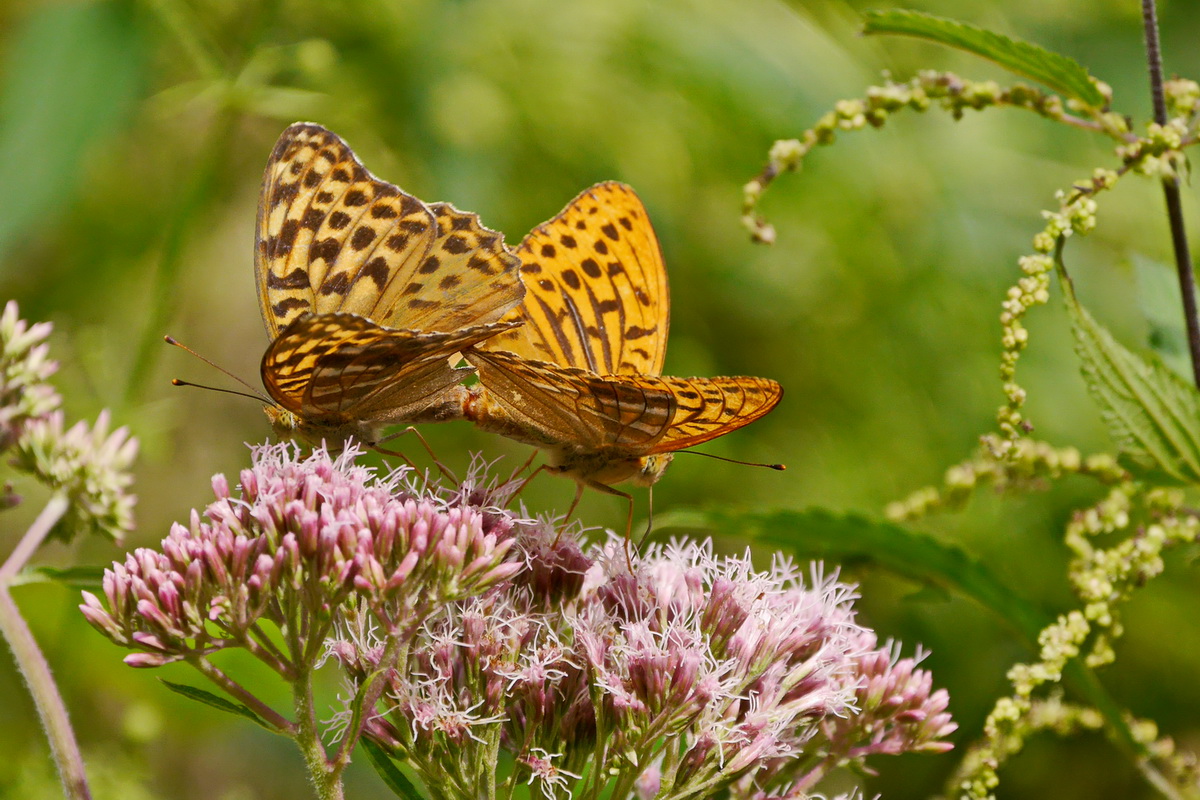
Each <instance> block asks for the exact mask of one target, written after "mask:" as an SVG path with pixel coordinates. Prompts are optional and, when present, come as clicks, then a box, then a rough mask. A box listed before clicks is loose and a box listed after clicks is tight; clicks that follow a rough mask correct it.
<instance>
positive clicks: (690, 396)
mask: <svg viewBox="0 0 1200 800" xmlns="http://www.w3.org/2000/svg"><path fill="white" fill-rule="evenodd" d="M676 394H677V395H678V396H680V397H682V398H683V399H684V400H699V399H700V395H698V394H696V393H695V392H693V391H691V390H690V389H689V390H680V391H678V392H676Z"/></svg>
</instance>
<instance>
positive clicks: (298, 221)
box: [254, 123, 525, 444]
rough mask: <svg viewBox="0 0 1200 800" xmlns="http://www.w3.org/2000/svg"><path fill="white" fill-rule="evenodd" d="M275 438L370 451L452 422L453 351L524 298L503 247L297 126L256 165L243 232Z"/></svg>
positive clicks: (330, 139) (463, 217)
mask: <svg viewBox="0 0 1200 800" xmlns="http://www.w3.org/2000/svg"><path fill="white" fill-rule="evenodd" d="M255 239H256V245H257V247H256V254H255V269H254V273H255V279H256V281H257V284H258V292H259V304H260V307H261V311H262V317H263V322H264V323H265V324H266V327H267V333H268V334H269V335H270V336H271V337H272V341H271V344H270V346H269V347H268V348H267V352H266V353H265V354H264V355H263V359H262V367H261V369H262V379H263V385H264V386H266V388H267V392H268V393H269V394H270V396H271V398H273V400H274V401H275V403H276V405H273V406H267V407H266V411H267V416H268V417H269V418H270V420H271V423H272V426H273V427H274V428H275V430H276V432H277V433H279V434H281V435H285V436H298V437H300V438H303V439H306V440H308V441H311V442H314V443H315V442H319V441H320V440H322V439H329V440H330V441H331V444H332V443H335V442H344V441H345V439H347V438H348V437H350V436H353V437H355V438H356V439H359V440H361V441H363V442H365V443H367V444H374V443H376V442H378V441H379V437H380V433H381V431H382V429H383V427H385V426H387V425H391V424H396V423H401V422H408V423H412V422H423V421H433V420H441V419H447V418H451V417H456V416H459V415H461V410H462V408H461V396H460V395H459V394H456V387H458V386H459V384H460V383H461V381H462V379H463V378H464V377H465V376H466V375H469V374H471V373H472V372H473V370H472V369H471V368H470V367H463V368H455V367H454V366H453V364H452V361H453V360H457V359H452V357H454V356H455V354H457V353H459V352H460V351H462V350H463V349H464V348H466V347H468V346H470V345H472V344H477V343H479V342H481V341H483V340H485V339H487V338H488V337H490V336H494V335H496V334H497V333H499V332H501V331H504V330H507V329H510V328H512V327H513V326H515V325H517V324H519V323H517V322H502V321H500V318H501V317H502V316H504V314H505V313H506V312H508V311H509V310H510V309H513V308H514V307H516V306H517V305H518V304H519V303H520V302H521V298H522V297H523V296H524V293H525V290H524V287H523V286H522V284H521V281H520V278H519V276H518V274H517V268H518V266H519V264H520V262H519V260H518V259H517V258H516V256H514V255H513V253H512V251H510V250H509V249H508V247H506V246H505V244H504V239H503V236H502V235H501V234H499V233H497V232H495V231H492V230H489V229H488V228H485V227H483V225H481V224H480V222H479V218H478V217H477V216H476V215H475V214H471V213H467V212H463V211H459V210H458V209H456V208H454V207H453V206H451V205H449V204H447V203H430V204H426V203H423V202H421V201H420V200H418V199H417V198H415V197H413V196H412V195H409V194H406V193H405V192H403V191H402V190H401V189H399V188H398V187H396V186H393V185H392V184H390V183H387V182H385V181H381V180H379V179H378V178H376V177H375V176H373V175H371V173H369V172H368V171H367V170H366V168H365V167H363V165H362V164H361V163H360V162H359V160H358V159H357V158H356V157H355V155H354V153H353V152H352V151H351V150H350V148H349V146H348V145H347V144H346V143H345V142H344V141H342V139H341V138H340V137H338V136H337V135H336V134H334V133H332V132H331V131H328V130H326V129H325V128H322V127H321V126H319V125H314V124H311V123H296V124H294V125H292V126H290V127H289V128H288V129H287V130H285V131H284V132H283V135H282V136H280V137H279V141H278V142H277V143H276V144H275V148H274V150H273V151H272V152H271V157H270V160H269V161H268V162H267V169H266V173H265V175H264V177H263V187H262V194H261V196H260V198H259V207H258V225H257V230H256V232H255Z"/></svg>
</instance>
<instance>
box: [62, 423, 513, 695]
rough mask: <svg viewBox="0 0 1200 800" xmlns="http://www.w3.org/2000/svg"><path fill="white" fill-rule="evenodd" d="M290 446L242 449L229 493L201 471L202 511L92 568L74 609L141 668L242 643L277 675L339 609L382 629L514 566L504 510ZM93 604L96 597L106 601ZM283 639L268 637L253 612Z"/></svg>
mask: <svg viewBox="0 0 1200 800" xmlns="http://www.w3.org/2000/svg"><path fill="white" fill-rule="evenodd" d="M360 454H361V451H360V450H359V449H358V448H357V447H356V446H354V445H353V444H351V445H350V446H348V447H347V448H346V449H345V450H344V451H343V452H342V453H341V455H339V456H337V457H336V458H332V457H331V456H330V455H329V453H328V452H326V451H325V450H323V449H322V450H317V451H315V452H314V453H312V455H310V456H308V457H306V458H301V457H300V451H299V448H298V447H296V446H293V445H288V444H281V445H263V446H260V447H255V448H253V466H252V467H250V468H249V469H245V470H243V471H242V473H241V476H240V477H241V484H240V487H239V491H238V492H237V493H236V494H235V493H233V492H232V491H231V490H230V487H229V483H228V481H227V480H226V479H225V477H224V476H223V475H217V476H216V477H214V478H213V492H214V494H215V495H216V500H215V501H214V502H212V503H210V504H209V505H208V507H207V508H206V509H205V511H204V515H203V518H202V517H201V515H200V514H199V513H197V512H196V511H193V512H192V514H191V518H190V520H189V522H188V524H187V525H186V526H185V525H181V524H178V523H176V524H175V525H174V526H172V528H171V532H170V533H169V534H168V536H167V538H166V539H164V540H163V542H162V547H161V549H160V550H152V549H148V548H140V549H138V550H136V551H134V552H133V553H131V554H130V555H129V556H127V557H126V560H125V563H124V564H119V563H117V564H114V565H113V568H112V569H111V570H106V571H105V575H104V582H103V588H104V595H105V599H106V601H107V603H106V604H102V603H101V602H100V600H99V599H98V598H97V597H95V596H94V595H92V594H90V593H88V592H84V604H83V605H82V606H81V607H80V608H81V610H82V611H83V613H84V614H85V615H86V616H87V618H88V620H89V621H90V622H91V623H92V625H93V626H95V627H96V628H97V629H98V630H99V631H100V632H101V633H103V634H104V635H105V636H107V637H109V638H110V639H112V640H113V641H114V642H116V643H117V644H119V645H122V646H124V647H128V648H130V649H132V650H135V651H137V652H135V653H134V654H132V655H130V656H128V657H126V659H125V660H126V663H129V664H130V665H132V666H141V667H153V666H159V665H161V664H165V663H168V662H171V661H177V660H180V659H193V658H196V657H200V656H206V655H208V654H210V653H212V652H214V651H216V650H221V649H224V648H229V647H245V648H247V649H249V650H250V651H251V652H252V653H254V654H255V655H256V656H258V657H259V658H260V659H262V660H263V661H265V662H266V663H268V664H269V665H271V666H272V667H273V668H275V669H276V670H277V671H279V672H280V673H281V674H283V675H289V676H290V675H292V674H294V673H295V672H297V671H306V670H309V669H311V668H312V667H313V665H314V664H315V662H316V661H317V660H318V659H319V658H320V656H321V654H322V653H323V651H324V648H325V638H326V636H327V635H328V634H329V633H330V631H331V630H332V626H333V624H334V623H335V622H338V621H340V620H342V619H343V615H344V614H345V613H346V610H347V609H349V608H351V607H356V606H357V604H358V603H362V604H363V605H364V606H365V607H366V608H367V609H369V611H370V613H371V615H372V619H373V624H375V625H377V626H379V627H381V628H382V629H383V630H384V631H385V632H386V634H387V635H394V634H396V633H397V632H401V631H405V630H409V629H411V628H413V627H414V626H415V624H416V622H418V621H419V620H420V619H422V618H423V616H425V615H427V614H429V613H431V612H432V611H434V610H436V609H438V608H440V607H441V606H442V605H444V604H445V603H448V602H450V601H452V600H457V599H461V598H464V597H468V596H470V595H472V594H476V593H478V592H481V591H483V590H484V589H486V588H487V587H488V586H490V585H492V584H494V583H496V582H498V581H500V580H503V579H504V578H507V577H509V576H510V575H512V574H513V573H514V572H516V571H517V570H519V569H520V568H521V564H520V562H517V561H513V560H512V559H509V558H507V556H508V553H509V551H510V549H511V548H512V545H513V543H514V539H513V534H514V526H515V523H514V521H513V520H512V518H511V517H509V516H496V515H491V516H490V517H489V516H488V515H485V513H484V511H483V509H480V508H478V507H475V506H471V505H468V504H465V503H462V502H461V499H462V498H461V496H456V497H451V499H449V500H446V499H443V498H442V497H440V496H439V495H438V494H437V493H431V492H426V493H420V492H419V491H418V490H417V489H416V488H414V487H413V486H407V487H406V486H404V485H403V484H404V476H405V472H406V471H405V470H404V469H401V470H397V471H395V472H392V473H390V474H388V475H384V476H378V475H376V474H375V473H374V471H373V470H371V469H369V468H367V467H363V466H358V465H356V464H355V463H354V462H355V460H356V459H357V458H358V456H359V455H360ZM106 605H107V608H106ZM264 622H270V623H274V625H275V626H276V627H277V629H278V630H279V631H281V632H282V633H283V635H284V637H285V638H286V640H287V641H286V643H285V644H286V646H285V647H284V648H280V647H279V646H278V644H277V642H276V641H275V640H274V639H273V638H272V637H271V636H270V635H268V634H267V633H266V632H265V631H264V629H263V627H262V623H264Z"/></svg>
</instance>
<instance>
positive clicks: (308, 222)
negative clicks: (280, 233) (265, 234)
mask: <svg viewBox="0 0 1200 800" xmlns="http://www.w3.org/2000/svg"><path fill="white" fill-rule="evenodd" d="M323 219H325V215H324V214H322V213H321V212H320V211H319V210H318V209H315V208H310V209H308V210H307V211H305V212H304V219H303V220H302V221H301V223H300V227H301V228H308V229H309V230H310V231H315V230H316V229H317V228H320V227H321V220H323ZM285 224H286V223H285Z"/></svg>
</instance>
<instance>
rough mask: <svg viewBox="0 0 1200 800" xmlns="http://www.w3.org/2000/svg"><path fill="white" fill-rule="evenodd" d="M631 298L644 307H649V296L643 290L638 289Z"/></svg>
mask: <svg viewBox="0 0 1200 800" xmlns="http://www.w3.org/2000/svg"><path fill="white" fill-rule="evenodd" d="M633 296H634V297H636V298H637V299H638V302H639V303H641V304H642V305H644V306H648V305H650V295H648V294H646V292H645V290H644V289H638V290H637V291H635V292H634V293H633Z"/></svg>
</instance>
